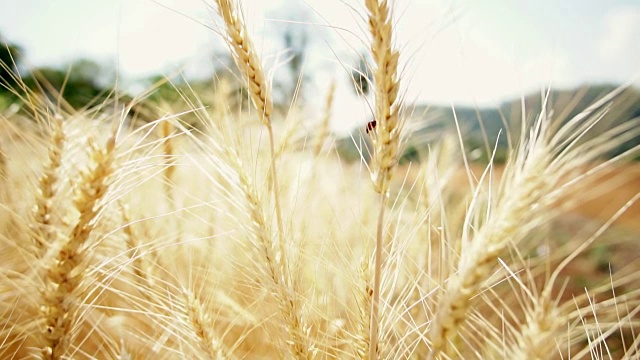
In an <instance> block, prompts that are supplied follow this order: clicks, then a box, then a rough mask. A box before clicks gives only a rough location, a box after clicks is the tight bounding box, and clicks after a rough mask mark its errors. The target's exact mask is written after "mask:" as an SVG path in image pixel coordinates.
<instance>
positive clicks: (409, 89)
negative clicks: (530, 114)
mask: <svg viewBox="0 0 640 360" xmlns="http://www.w3.org/2000/svg"><path fill="white" fill-rule="evenodd" d="M241 2H242V8H243V13H244V15H245V18H246V21H247V23H248V24H249V27H250V31H251V33H252V35H253V36H254V39H255V43H256V45H257V47H258V48H259V49H260V52H261V56H262V59H263V61H264V63H265V64H267V68H268V69H269V73H270V74H271V76H274V77H276V78H277V77H278V76H283V73H284V72H286V65H283V63H284V62H286V59H287V54H286V52H284V51H283V49H282V46H281V42H280V41H279V38H278V34H281V33H282V30H283V29H284V28H286V27H287V26H292V25H291V22H301V23H302V24H299V25H293V26H297V29H301V31H308V32H309V33H310V34H312V36H313V40H312V41H311V44H310V48H309V53H308V56H307V61H306V63H305V67H304V68H305V73H306V74H307V75H308V76H309V77H310V80H309V82H310V85H309V86H308V87H307V88H308V89H309V90H308V91H311V92H312V94H308V96H312V97H314V98H315V97H316V96H319V97H320V98H322V97H324V93H325V92H326V88H327V87H328V84H329V82H330V81H329V79H336V81H337V82H338V85H339V86H338V94H337V103H338V104H337V105H336V106H337V107H338V108H339V109H340V110H339V111H340V112H341V113H343V114H346V116H347V117H353V118H354V119H355V120H354V121H356V122H358V121H362V119H361V118H362V117H365V118H366V117H367V115H362V114H363V113H366V112H367V111H366V110H367V107H368V105H367V104H366V102H363V101H360V102H358V101H357V98H356V97H355V95H354V94H352V93H353V92H352V91H351V90H350V89H349V83H348V74H349V67H350V66H354V65H355V64H356V62H357V60H358V56H359V55H358V54H359V53H361V52H362V51H364V50H366V41H367V40H366V39H367V33H366V28H365V27H364V22H363V19H362V14H363V13H364V9H363V5H362V4H361V1H356V0H269V1H264V0H243V1H241ZM211 3H212V2H211V1H209V0H0V34H1V36H3V37H4V38H5V39H7V40H9V41H10V42H13V43H17V44H19V45H21V46H22V48H23V49H24V50H25V55H26V59H27V61H28V63H29V64H30V66H41V65H60V64H64V63H65V62H69V61H71V60H73V59H76V58H80V57H84V58H91V59H94V60H96V61H98V62H99V63H100V64H103V65H105V66H106V68H108V69H111V71H112V72H113V73H115V72H117V73H118V74H119V78H120V79H121V80H122V82H123V83H127V82H129V83H130V82H133V81H135V80H137V79H142V78H144V77H147V76H150V75H153V74H157V73H164V74H170V73H174V72H175V71H176V70H177V69H182V70H183V71H184V72H185V73H187V74H190V75H193V76H205V75H207V74H209V73H210V71H211V69H212V68H213V67H214V66H216V60H215V55H214V54H215V53H216V52H220V51H224V49H225V48H224V45H223V43H222V42H221V41H220V37H219V35H218V34H216V31H217V29H218V25H219V20H217V17H216V16H215V12H214V10H213V8H212V4H211ZM392 3H393V4H394V12H393V18H394V23H395V24H396V26H395V27H394V31H395V37H396V40H397V44H399V45H398V46H399V48H400V49H401V58H400V62H401V64H402V73H401V84H402V87H403V89H404V90H405V93H406V98H407V99H408V100H409V101H415V102H416V103H421V102H430V103H438V104H451V103H455V104H465V105H476V106H487V105H495V104H497V103H499V102H501V101H504V100H507V99H509V98H513V97H519V96H521V95H523V94H525V93H528V92H531V91H537V90H539V89H541V88H542V87H545V86H550V85H553V86H557V87H570V86H577V85H580V84H583V83H587V82H625V81H630V80H633V79H634V78H637V76H638V75H640V0H607V1H601V0H584V1H580V0H563V1H557V0H527V1H525V0H485V1H478V0H398V1H395V2H392ZM318 103H322V102H321V101H318ZM351 114H353V115H351ZM358 114H359V115H358ZM345 126H346V125H345Z"/></svg>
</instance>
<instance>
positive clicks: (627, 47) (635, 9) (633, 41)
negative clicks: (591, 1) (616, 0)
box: [598, 5, 640, 80]
mask: <svg viewBox="0 0 640 360" xmlns="http://www.w3.org/2000/svg"><path fill="white" fill-rule="evenodd" d="M598 54H599V55H600V60H601V61H602V63H603V65H604V67H605V69H607V71H608V72H610V73H611V75H612V76H614V77H615V78H616V79H619V80H628V77H630V76H633V75H638V72H640V6H630V5H629V6H620V7H616V8H614V9H612V10H611V11H610V12H609V13H608V14H607V15H606V17H605V24H604V32H603V34H602V36H601V37H600V39H599V44H598Z"/></svg>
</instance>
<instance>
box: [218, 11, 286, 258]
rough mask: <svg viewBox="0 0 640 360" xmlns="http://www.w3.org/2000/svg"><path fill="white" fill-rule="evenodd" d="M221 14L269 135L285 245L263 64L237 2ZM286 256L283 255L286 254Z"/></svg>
mask: <svg viewBox="0 0 640 360" xmlns="http://www.w3.org/2000/svg"><path fill="white" fill-rule="evenodd" d="M216 2H217V4H218V13H219V14H220V16H221V17H222V19H223V20H224V23H225V26H226V27H225V29H226V37H225V40H226V42H227V44H228V45H229V48H230V49H231V54H232V55H233V59H234V61H235V63H236V66H237V67H238V69H239V70H240V73H241V74H242V75H243V76H244V78H245V81H246V84H247V86H248V89H249V94H250V95H251V100H252V102H253V105H254V107H255V108H256V111H257V112H258V114H259V115H260V119H261V121H262V123H263V124H264V125H265V126H266V127H267V131H268V133H269V146H270V152H271V178H272V180H273V196H274V203H275V204H274V205H275V208H276V221H277V224H278V237H279V238H280V242H281V243H282V242H283V240H282V239H283V237H284V233H283V230H284V228H283V225H282V214H281V211H282V210H281V209H280V192H279V187H278V171H277V168H276V159H277V156H276V151H275V148H276V146H275V140H274V136H273V126H272V124H271V112H272V111H273V102H272V100H271V96H270V94H269V88H268V85H267V79H266V78H265V76H264V71H263V70H262V63H261V62H260V59H259V58H258V53H257V52H256V49H255V47H254V45H253V42H252V41H251V38H250V37H249V34H248V32H247V27H246V26H245V25H244V23H243V22H242V17H241V16H239V14H238V12H237V10H236V8H235V6H234V0H217V1H216ZM283 256H284V254H283Z"/></svg>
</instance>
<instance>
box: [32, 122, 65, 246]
mask: <svg viewBox="0 0 640 360" xmlns="http://www.w3.org/2000/svg"><path fill="white" fill-rule="evenodd" d="M51 124H52V126H53V130H52V132H51V144H50V146H49V159H48V162H47V164H46V165H45V167H44V171H43V172H42V175H41V176H40V179H39V181H38V189H37V194H36V195H37V196H36V205H35V207H34V209H33V221H34V225H33V226H32V231H33V233H34V235H33V236H34V241H33V242H34V244H35V247H36V249H35V252H36V256H37V257H41V256H42V255H43V253H44V251H46V249H47V248H48V247H49V246H50V245H51V244H53V243H54V242H55V240H56V238H57V236H58V230H57V229H56V228H55V224H54V219H53V216H54V209H53V201H54V198H55V195H56V192H57V189H56V185H57V182H58V171H59V168H60V166H61V165H62V151H63V147H64V143H65V135H64V131H63V128H62V122H61V120H60V119H58V118H55V117H54V118H53V119H52V120H51Z"/></svg>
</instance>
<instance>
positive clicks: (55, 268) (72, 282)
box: [40, 135, 116, 359]
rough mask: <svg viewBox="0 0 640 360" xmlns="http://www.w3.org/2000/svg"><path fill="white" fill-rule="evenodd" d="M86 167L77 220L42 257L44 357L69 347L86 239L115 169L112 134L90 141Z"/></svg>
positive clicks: (80, 185)
mask: <svg viewBox="0 0 640 360" xmlns="http://www.w3.org/2000/svg"><path fill="white" fill-rule="evenodd" d="M91 147H92V152H91V164H90V168H89V169H87V170H86V171H84V172H83V173H82V174H81V176H80V181H79V182H78V184H77V187H78V190H77V193H76V197H75V199H74V205H75V208H76V210H77V211H78V213H79V219H78V221H77V222H76V224H75V226H73V229H72V230H71V233H70V234H69V235H68V237H67V238H66V239H62V240H61V241H62V244H60V245H59V247H58V248H52V249H51V250H50V252H51V253H50V254H47V257H46V258H45V265H44V273H43V283H44V290H43V291H42V298H41V304H40V309H41V318H40V321H41V324H42V332H41V336H42V344H43V345H42V350H41V357H42V358H45V359H61V358H64V357H65V356H66V355H67V353H68V351H69V347H70V341H71V337H72V330H73V328H74V327H76V325H77V322H78V321H80V319H78V318H77V310H78V307H79V305H80V304H79V303H78V302H79V301H80V300H79V299H80V294H79V293H78V291H79V288H80V285H81V284H82V282H83V281H84V277H85V275H86V273H87V267H88V264H87V260H88V259H87V258H88V255H89V254H88V250H89V249H90V248H91V247H90V244H88V243H89V242H90V238H91V234H92V232H93V230H94V229H95V228H96V218H97V217H98V214H100V212H101V210H102V208H103V207H104V205H105V204H104V201H103V200H104V197H105V196H106V194H107V192H108V190H109V187H110V185H111V181H112V177H113V173H114V170H115V166H114V161H115V157H116V151H115V149H116V137H115V135H114V136H112V137H111V138H110V139H109V140H108V141H107V144H106V146H105V147H104V148H99V147H98V146H97V145H95V144H94V143H91Z"/></svg>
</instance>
